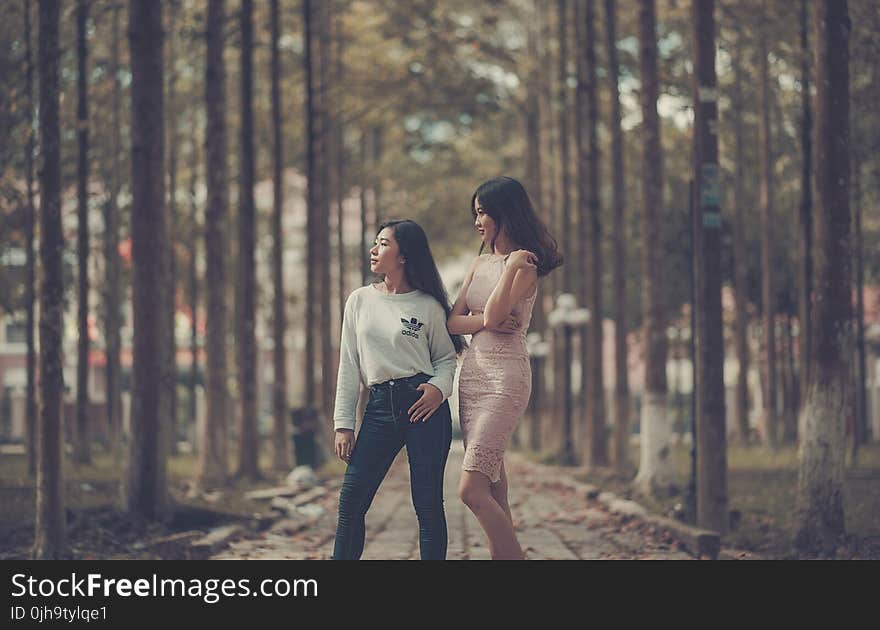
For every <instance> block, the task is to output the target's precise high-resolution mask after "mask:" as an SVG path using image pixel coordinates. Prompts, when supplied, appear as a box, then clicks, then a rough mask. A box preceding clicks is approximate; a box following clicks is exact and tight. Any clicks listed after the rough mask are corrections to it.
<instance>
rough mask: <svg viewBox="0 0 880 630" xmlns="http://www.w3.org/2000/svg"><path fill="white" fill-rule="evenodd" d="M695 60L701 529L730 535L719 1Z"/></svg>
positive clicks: (706, 9)
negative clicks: (719, 125) (717, 52)
mask: <svg viewBox="0 0 880 630" xmlns="http://www.w3.org/2000/svg"><path fill="white" fill-rule="evenodd" d="M692 11H693V28H694V42H695V43H696V48H695V59H694V78H695V81H694V114H695V116H694V182H695V187H694V190H695V194H696V199H695V202H696V203H695V204H694V207H695V209H696V211H697V217H698V220H697V226H696V228H697V229H696V231H697V232H698V234H699V238H698V239H697V245H698V248H697V250H696V252H695V253H696V256H697V264H696V273H697V286H696V292H695V298H696V304H694V312H695V315H696V319H697V331H696V332H697V336H696V339H695V342H696V350H697V365H696V368H697V374H699V379H698V389H697V391H696V395H697V431H696V433H697V434H696V436H695V437H696V440H697V441H696V446H697V448H696V451H697V480H696V481H697V525H698V526H699V527H704V528H706V529H711V530H714V531H717V532H719V533H721V534H725V533H727V527H728V522H729V521H728V515H727V442H726V435H727V430H726V429H727V428H726V424H725V409H724V327H723V322H722V318H721V210H720V207H719V204H720V190H719V188H720V173H719V166H718V134H717V121H718V81H717V78H716V76H715V2H714V0H704V1H702V2H695V3H693V5H692Z"/></svg>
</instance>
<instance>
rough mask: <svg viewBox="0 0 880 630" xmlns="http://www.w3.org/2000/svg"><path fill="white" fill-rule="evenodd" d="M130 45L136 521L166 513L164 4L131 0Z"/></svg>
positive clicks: (128, 500)
mask: <svg viewBox="0 0 880 630" xmlns="http://www.w3.org/2000/svg"><path fill="white" fill-rule="evenodd" d="M128 18H129V26H128V37H129V46H130V50H131V69H132V82H131V112H132V123H131V137H132V149H131V169H132V172H131V175H132V180H131V181H132V207H131V232H132V267H133V268H132V287H133V291H132V292H133V300H134V303H133V310H134V353H133V366H134V367H133V369H132V411H131V439H130V441H129V450H128V453H129V460H128V470H127V476H126V480H125V495H124V502H125V507H126V510H127V511H128V512H129V514H130V515H132V516H133V517H134V518H135V519H136V520H159V519H162V518H163V517H164V516H165V515H166V511H167V508H168V494H167V488H166V476H165V475H166V473H165V465H166V456H167V439H168V436H167V426H163V425H164V423H163V417H164V416H165V414H167V412H168V411H169V409H168V403H169V402H170V401H169V400H168V397H167V390H165V388H164V387H163V385H164V384H165V379H167V378H168V376H169V375H168V364H169V362H170V356H168V351H169V346H168V343H167V335H169V334H170V333H171V331H169V330H168V329H167V315H166V313H167V311H166V309H167V308H168V307H169V306H168V300H169V299H171V296H170V287H169V285H168V276H169V265H168V256H169V248H168V237H167V233H166V223H165V185H164V184H165V183H164V181H163V174H164V169H163V168H162V161H163V148H164V147H163V144H164V139H163V131H164V129H163V103H162V88H163V81H162V38H163V34H162V7H161V5H160V4H158V3H156V2H152V1H151V0H131V2H130V3H129V16H128Z"/></svg>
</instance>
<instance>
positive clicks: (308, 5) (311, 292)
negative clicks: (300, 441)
mask: <svg viewBox="0 0 880 630" xmlns="http://www.w3.org/2000/svg"><path fill="white" fill-rule="evenodd" d="M302 11H303V31H304V33H305V44H304V55H303V63H304V64H305V75H306V76H305V87H306V182H307V183H306V189H307V191H306V217H307V218H306V241H307V242H306V303H305V310H306V328H305V342H306V343H305V346H306V347H305V355H304V356H303V370H304V374H305V384H304V393H305V406H306V407H315V403H316V397H315V361H316V359H317V354H316V352H315V350H316V349H315V333H316V331H317V326H316V318H317V306H318V304H317V297H318V290H319V287H318V286H317V280H318V278H317V271H318V269H317V266H318V256H319V254H320V243H319V238H320V230H319V229H318V226H317V222H318V216H317V214H318V208H317V204H318V201H319V199H320V196H319V190H318V185H319V183H318V173H317V171H316V166H317V161H316V151H317V146H316V145H317V141H318V138H317V134H318V129H317V124H318V121H317V113H318V112H317V107H316V102H315V101H316V95H315V76H314V74H315V73H314V66H315V64H314V61H313V57H314V54H313V53H314V50H313V48H314V46H313V43H312V40H313V39H314V37H313V35H314V28H315V25H314V15H313V7H312V1H311V0H302Z"/></svg>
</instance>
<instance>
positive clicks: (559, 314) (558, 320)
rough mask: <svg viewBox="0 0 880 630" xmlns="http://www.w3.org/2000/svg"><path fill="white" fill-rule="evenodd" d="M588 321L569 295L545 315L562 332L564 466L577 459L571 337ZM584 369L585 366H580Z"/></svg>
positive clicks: (562, 454) (583, 311)
mask: <svg viewBox="0 0 880 630" xmlns="http://www.w3.org/2000/svg"><path fill="white" fill-rule="evenodd" d="M589 321H590V310H589V309H586V308H577V299H576V298H575V297H574V296H573V295H572V294H570V293H563V294H561V295H560V296H559V297H557V298H556V308H555V309H553V310H552V311H551V312H550V313H549V314H548V315H547V323H548V324H550V327H551V328H555V329H558V328H562V332H563V335H564V337H563V339H564V343H563V353H564V354H563V358H564V369H563V384H564V391H565V396H564V401H563V403H564V404H563V438H562V453H561V455H560V459H561V463H562V464H563V465H564V466H574V465H575V464H577V457H576V456H575V452H574V441H573V440H572V419H571V416H572V396H571V358H572V357H571V355H572V351H571V336H572V331H573V330H574V329H575V328H583V327H584V326H586V325H587V324H588V323H589ZM581 369H586V366H581Z"/></svg>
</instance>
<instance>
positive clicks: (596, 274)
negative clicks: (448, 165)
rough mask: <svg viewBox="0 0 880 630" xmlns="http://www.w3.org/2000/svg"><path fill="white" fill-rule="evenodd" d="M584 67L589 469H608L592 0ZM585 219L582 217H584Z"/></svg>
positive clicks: (597, 125) (589, 11)
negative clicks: (589, 358)
mask: <svg viewBox="0 0 880 630" xmlns="http://www.w3.org/2000/svg"><path fill="white" fill-rule="evenodd" d="M585 17H586V41H585V50H584V52H585V67H586V78H587V86H586V87H587V137H588V139H589V142H588V145H589V146H588V151H589V153H588V156H587V160H588V165H587V179H588V184H587V207H588V208H589V210H590V272H591V275H592V277H591V281H590V292H591V299H590V308H591V310H592V312H593V318H592V321H591V323H590V327H589V330H590V335H591V337H592V343H591V344H590V346H591V347H592V356H593V360H592V361H591V362H590V364H589V369H590V388H589V389H590V392H591V394H592V395H591V396H590V430H589V435H590V465H592V466H607V465H608V463H609V458H608V436H607V431H606V427H605V382H604V378H603V374H604V367H603V364H604V361H603V356H602V349H603V347H604V335H603V330H602V322H603V319H604V317H603V313H604V306H603V302H602V267H603V265H602V219H601V217H602V208H601V206H600V205H599V160H600V155H599V135H598V127H599V105H598V102H597V97H596V81H597V79H596V50H595V47H594V41H595V38H596V29H595V18H594V0H587V3H586V16H585ZM584 218H585V217H584Z"/></svg>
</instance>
